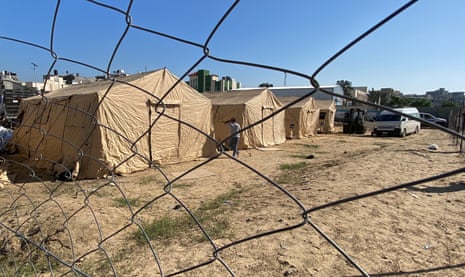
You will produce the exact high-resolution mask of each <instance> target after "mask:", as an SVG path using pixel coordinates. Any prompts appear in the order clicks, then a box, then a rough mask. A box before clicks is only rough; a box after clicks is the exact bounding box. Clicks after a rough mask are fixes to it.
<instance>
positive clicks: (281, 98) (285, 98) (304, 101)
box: [278, 96, 313, 108]
mask: <svg viewBox="0 0 465 277" xmlns="http://www.w3.org/2000/svg"><path fill="white" fill-rule="evenodd" d="M299 98H300V96H278V99H279V101H281V103H283V105H287V104H288V103H291V102H292V101H295V100H297V99H299ZM311 99H313V98H311V97H307V98H304V99H302V100H300V101H299V102H297V103H294V104H293V105H291V107H295V108H298V107H303V106H305V105H306V104H307V103H308V102H309V101H312V100H311Z"/></svg>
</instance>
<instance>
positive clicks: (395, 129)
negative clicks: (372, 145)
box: [371, 107, 421, 137]
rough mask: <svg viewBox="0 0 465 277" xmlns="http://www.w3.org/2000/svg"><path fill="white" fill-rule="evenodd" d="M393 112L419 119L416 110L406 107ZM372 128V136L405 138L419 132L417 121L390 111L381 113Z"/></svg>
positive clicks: (419, 126)
mask: <svg viewBox="0 0 465 277" xmlns="http://www.w3.org/2000/svg"><path fill="white" fill-rule="evenodd" d="M394 110H395V111H397V112H401V113H404V114H407V115H410V116H414V117H417V118H418V117H419V112H418V109H417V108H409V107H407V108H397V109H394ZM372 128H373V131H372V132H371V135H372V136H373V135H377V136H382V135H394V136H400V137H405V136H406V135H409V134H417V133H418V132H420V128H421V125H420V122H419V121H417V120H413V119H410V118H408V117H406V116H404V115H400V114H398V113H393V112H390V111H382V112H380V113H379V114H378V115H377V116H376V117H375V120H374V124H373V127H372Z"/></svg>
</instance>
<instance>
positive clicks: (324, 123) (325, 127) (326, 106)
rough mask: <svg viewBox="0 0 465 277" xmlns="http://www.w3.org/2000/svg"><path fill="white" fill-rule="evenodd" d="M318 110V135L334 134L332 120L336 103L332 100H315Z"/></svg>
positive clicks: (334, 115)
mask: <svg viewBox="0 0 465 277" xmlns="http://www.w3.org/2000/svg"><path fill="white" fill-rule="evenodd" d="M316 104H317V106H318V107H319V108H320V129H319V132H320V133H333V132H335V130H336V129H335V127H334V119H335V117H336V103H335V102H334V100H316Z"/></svg>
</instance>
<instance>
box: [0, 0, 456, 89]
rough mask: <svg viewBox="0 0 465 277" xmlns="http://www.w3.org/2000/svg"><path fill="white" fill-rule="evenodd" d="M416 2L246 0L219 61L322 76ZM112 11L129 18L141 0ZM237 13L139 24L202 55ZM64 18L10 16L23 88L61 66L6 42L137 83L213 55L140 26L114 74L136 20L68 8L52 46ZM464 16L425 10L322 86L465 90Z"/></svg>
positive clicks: (452, 7) (29, 13)
mask: <svg viewBox="0 0 465 277" xmlns="http://www.w3.org/2000/svg"><path fill="white" fill-rule="evenodd" d="M407 2H408V1H406V0H404V1H401V0H290V1H282V0H267V1H265V0H261V1H260V0H243V1H240V2H239V3H238V4H237V5H236V6H235V8H234V10H233V11H232V13H231V14H230V15H229V16H228V17H227V18H226V19H225V21H224V22H223V24H222V25H221V26H220V27H219V28H218V30H217V31H216V33H215V35H214V36H213V37H212V39H211V41H210V42H209V44H208V48H209V50H210V52H209V53H210V54H211V55H212V56H214V57H217V58H221V59H227V60H238V61H243V62H249V63H253V64H263V65H267V66H272V67H278V68H284V69H286V70H289V71H292V72H298V73H300V74H304V75H309V76H311V75H313V73H314V72H315V71H316V70H317V69H318V68H319V67H320V66H321V65H322V64H323V63H324V62H325V61H327V60H328V59H329V58H330V57H331V56H333V55H334V54H336V53H337V52H338V51H339V50H341V49H342V48H343V47H344V46H346V45H347V44H349V43H350V42H351V41H353V40H354V39H355V38H357V37H358V36H360V35H361V34H363V33H364V32H365V31H367V30H368V29H369V28H371V27H372V26H373V25H375V24H377V23H378V22H379V21H381V20H382V19H384V18H385V17H387V16H389V15H390V14H391V13H393V12H394V11H395V10H397V9H398V8H400V7H401V6H402V5H404V4H406V3H407ZM100 3H108V4H110V3H111V4H112V5H115V6H116V7H117V8H119V9H121V10H126V9H127V7H128V4H129V1H128V0H112V1H110V0H105V1H100ZM233 3H234V1H226V0H222V1H217V0H201V1H192V0H184V1H178V0H170V1H152V0H134V1H133V5H132V7H131V10H130V14H131V22H132V24H134V25H137V26H140V27H144V28H146V29H150V30H153V31H156V32H160V33H165V34H169V35H171V36H174V37H179V38H182V39H184V40H187V41H191V42H193V43H196V44H199V45H202V44H204V43H205V42H206V40H207V38H208V37H209V35H210V33H211V32H212V30H213V29H214V27H215V25H216V24H217V22H218V21H219V20H220V19H221V17H222V16H223V15H224V13H225V12H226V11H227V10H228V9H229V7H231V5H232V4H233ZM55 8H56V2H55V1H52V0H47V1H30V0H15V1H9V2H8V5H4V6H3V8H2V10H3V11H2V16H0V23H1V26H2V28H1V29H0V37H1V38H0V69H1V70H7V71H12V72H16V73H17V74H18V75H19V77H20V79H21V80H23V81H34V80H41V76H42V75H43V74H46V73H47V71H48V70H49V68H51V67H52V64H53V62H54V59H53V57H52V56H51V55H50V52H49V51H46V50H44V49H39V48H37V47H32V46H29V45H24V44H21V43H17V42H13V41H11V40H8V39H5V37H7V38H13V39H17V40H21V41H27V42H29V43H32V44H35V45H40V46H43V47H45V48H47V49H50V48H53V50H54V51H55V53H56V54H57V56H58V57H59V58H60V60H58V61H57V63H56V64H55V65H54V67H53V69H56V70H58V72H59V73H60V74H65V73H66V72H69V73H79V74H80V75H81V76H88V77H91V76H96V75H102V73H101V72H99V71H98V70H94V69H93V68H90V67H88V66H85V65H91V66H93V67H95V68H99V69H101V70H104V71H105V70H107V68H108V67H110V68H109V69H110V71H114V70H117V69H123V70H125V72H127V73H137V72H141V71H146V70H154V69H158V68H163V67H167V68H168V69H169V70H170V71H171V72H173V73H174V74H175V75H177V76H182V75H183V74H185V73H186V72H187V71H188V70H189V69H190V68H191V67H192V66H193V65H194V64H195V63H196V62H197V61H198V60H199V59H200V58H201V57H202V56H203V50H202V48H201V47H199V46H195V45H190V44H185V43H181V42H179V41H176V40H172V39H168V38H164V37H161V36H158V35H156V34H154V33H150V32H145V31H142V30H139V29H135V28H130V29H129V31H128V32H127V34H126V36H125V37H124V39H123V40H122V42H121V45H120V47H119V48H118V51H117V52H116V53H115V55H114V59H113V60H112V63H111V64H110V61H111V57H112V54H113V50H114V49H115V46H116V45H117V44H118V41H119V39H120V37H121V36H122V34H123V32H124V31H125V28H126V21H125V17H124V15H123V14H121V13H119V12H117V11H115V10H112V9H108V8H104V7H102V6H98V5H95V4H94V3H91V2H88V1H83V0H79V1H78V0H73V1H61V5H60V8H59V10H58V13H57V16H56V25H55V29H54V30H53V31H54V32H53V34H54V36H53V39H52V37H51V34H52V23H53V19H54V13H55ZM464 11H465V1H464V0H419V1H418V2H416V3H414V4H413V5H412V6H410V8H408V9H407V10H405V11H404V12H403V13H401V14H399V15H398V16H397V17H395V18H393V20H391V21H389V22H387V23H386V24H385V25H383V26H382V27H381V28H379V29H378V30H377V31H375V32H374V33H372V34H371V35H369V36H368V37H366V38H365V39H363V40H362V41H360V42H359V43H358V44H355V45H354V46H353V47H352V48H350V49H349V50H348V51H347V52H345V53H343V54H342V55H341V56H339V57H338V58H337V59H335V60H334V61H333V62H331V63H330V64H329V65H328V66H326V67H325V68H324V69H323V70H322V71H320V72H319V74H318V75H317V76H316V80H317V81H318V82H319V83H320V85H332V84H335V83H336V81H337V80H349V81H351V82H352V84H353V86H367V87H368V88H369V89H371V88H374V89H379V88H383V87H391V88H395V89H398V90H400V91H401V92H402V93H404V94H412V93H417V94H422V93H424V92H425V91H430V90H435V89H438V88H445V89H447V90H449V91H450V92H453V91H465V51H464V50H465V16H464V15H463V13H464ZM69 60H72V61H78V62H79V63H80V64H79V63H74V62H71V61H69ZM32 63H34V64H36V65H38V66H37V67H35V66H33V65H32ZM83 64H85V65H83ZM198 69H207V70H210V72H211V73H214V74H217V75H219V76H231V77H233V78H234V79H236V80H237V81H239V82H241V83H242V86H243V87H256V86H258V85H259V84H260V83H263V82H268V83H272V84H273V85H274V86H283V85H287V86H302V85H309V84H310V83H309V80H308V79H306V78H303V77H301V76H297V75H294V74H284V73H283V72H281V71H275V70H270V69H263V68H257V67H252V66H245V65H237V64H230V63H225V62H220V61H215V60H213V59H204V60H203V61H202V62H201V63H200V64H199V65H198V66H196V67H195V68H194V70H195V71H196V70H198Z"/></svg>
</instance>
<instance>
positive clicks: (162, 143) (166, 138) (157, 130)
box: [147, 101, 182, 166]
mask: <svg viewBox="0 0 465 277" xmlns="http://www.w3.org/2000/svg"><path fill="white" fill-rule="evenodd" d="M147 103H148V104H149V105H148V106H149V121H148V122H149V124H150V126H149V129H148V130H149V132H148V146H149V147H148V148H149V158H150V165H149V166H151V165H152V163H153V162H156V163H163V162H165V161H168V160H176V159H178V158H179V146H180V142H181V135H182V134H181V124H180V118H181V109H180V105H179V104H164V105H157V104H156V103H153V102H152V103H150V101H148V102H147Z"/></svg>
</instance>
